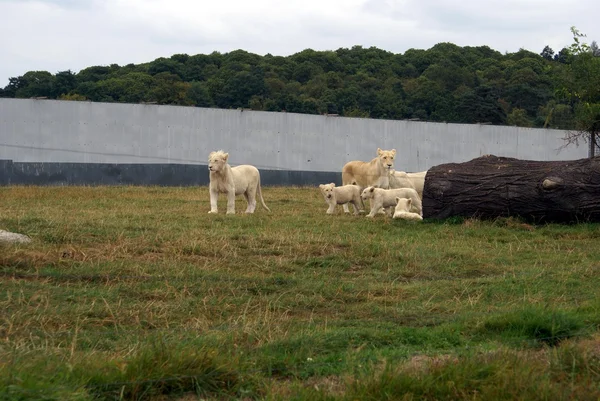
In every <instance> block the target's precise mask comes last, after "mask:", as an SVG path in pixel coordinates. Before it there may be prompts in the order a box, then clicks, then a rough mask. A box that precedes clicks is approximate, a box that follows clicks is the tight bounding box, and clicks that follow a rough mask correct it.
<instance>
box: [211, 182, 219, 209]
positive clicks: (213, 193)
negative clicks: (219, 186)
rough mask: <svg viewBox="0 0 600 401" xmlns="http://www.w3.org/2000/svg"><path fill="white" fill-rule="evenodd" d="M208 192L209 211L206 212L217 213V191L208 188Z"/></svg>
mask: <svg viewBox="0 0 600 401" xmlns="http://www.w3.org/2000/svg"><path fill="white" fill-rule="evenodd" d="M209 192H210V211H209V212H208V213H218V209H217V200H218V199H219V192H218V191H217V190H215V189H213V188H210V189H209Z"/></svg>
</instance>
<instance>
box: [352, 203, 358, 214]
mask: <svg viewBox="0 0 600 401" xmlns="http://www.w3.org/2000/svg"><path fill="white" fill-rule="evenodd" d="M356 203H357V202H356V201H352V208H353V209H354V215H355V216H357V215H358V214H359V212H358V211H359V208H358V207H357V205H356Z"/></svg>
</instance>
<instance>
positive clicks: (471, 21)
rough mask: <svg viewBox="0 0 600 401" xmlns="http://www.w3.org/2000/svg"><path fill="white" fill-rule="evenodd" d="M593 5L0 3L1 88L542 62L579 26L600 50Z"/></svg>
mask: <svg viewBox="0 0 600 401" xmlns="http://www.w3.org/2000/svg"><path fill="white" fill-rule="evenodd" d="M596 3H597V2H596V1H591V0H545V1H542V0H502V1H500V0H487V1H471V0H465V1H462V2H456V1H454V0H421V1H417V0H302V1H299V0H288V1H281V0H254V1H251V0H246V1H239V0H220V1H218V0H217V1H210V2H208V1H197V0H0V15H2V24H1V25H0V61H1V62H0V86H4V85H6V83H8V78H9V77H11V76H18V75H22V74H24V73H25V72H27V71H30V70H47V71H50V72H52V73H56V72H58V71H63V70H67V69H71V70H74V71H79V70H80V69H82V68H85V67H88V66H91V65H108V64H112V63H117V64H120V65H125V64H128V63H141V62H147V61H151V60H154V59H155V58H157V57H169V56H171V55H172V54H175V53H188V54H198V53H211V52H213V51H220V52H228V51H232V50H235V49H244V50H247V51H250V52H254V53H258V54H266V53H271V54H274V55H283V56H285V55H289V54H293V53H296V52H298V51H301V50H303V49H306V48H312V49H315V50H326V49H329V50H335V49H338V48H340V47H352V46H353V45H362V46H376V47H379V48H381V49H384V50H389V51H393V52H395V53H401V52H404V51H406V50H407V49H409V48H423V49H428V48H430V47H431V46H433V45H435V44H436V43H439V42H452V43H455V44H457V45H459V46H480V45H487V46H489V47H491V48H493V49H496V50H498V51H501V52H506V51H508V52H514V51H517V50H519V48H526V49H528V50H531V51H534V52H536V53H539V52H540V51H541V50H542V48H543V47H544V46H545V45H550V46H551V47H552V48H553V49H554V50H555V51H558V50H560V49H561V48H562V47H563V46H565V45H568V44H570V42H571V36H570V32H569V28H570V27H571V26H573V25H575V26H577V28H579V29H580V30H581V31H582V32H584V33H587V35H588V39H589V40H588V41H589V42H591V41H592V40H594V39H598V40H600V28H598V27H599V26H600V25H598V24H597V23H596V21H595V19H596V18H597V14H598V11H600V5H597V4H596Z"/></svg>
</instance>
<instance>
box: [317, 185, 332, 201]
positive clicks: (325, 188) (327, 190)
mask: <svg viewBox="0 0 600 401" xmlns="http://www.w3.org/2000/svg"><path fill="white" fill-rule="evenodd" d="M333 188H335V184H334V183H333V182H332V183H331V184H321V185H319V189H320V190H321V193H322V194H323V196H324V197H325V199H332V198H333Z"/></svg>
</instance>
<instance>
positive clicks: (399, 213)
mask: <svg viewBox="0 0 600 401" xmlns="http://www.w3.org/2000/svg"><path fill="white" fill-rule="evenodd" d="M411 207H412V199H410V198H399V197H396V207H395V208H394V218H395V219H403V220H416V221H420V220H423V217H421V215H420V214H418V213H413V212H411V211H410V209H411Z"/></svg>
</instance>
